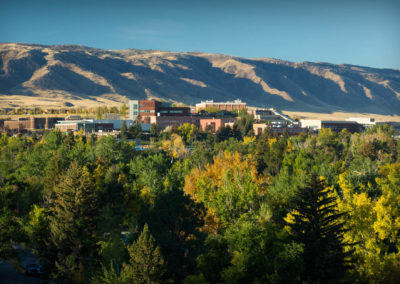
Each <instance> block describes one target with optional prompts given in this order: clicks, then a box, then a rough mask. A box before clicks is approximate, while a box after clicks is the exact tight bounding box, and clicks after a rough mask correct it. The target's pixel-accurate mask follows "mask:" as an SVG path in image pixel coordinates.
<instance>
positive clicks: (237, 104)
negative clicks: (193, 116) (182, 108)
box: [196, 99, 246, 112]
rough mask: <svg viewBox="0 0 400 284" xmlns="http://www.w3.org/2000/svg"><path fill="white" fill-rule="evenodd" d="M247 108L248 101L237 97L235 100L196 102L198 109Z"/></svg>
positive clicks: (232, 109)
mask: <svg viewBox="0 0 400 284" xmlns="http://www.w3.org/2000/svg"><path fill="white" fill-rule="evenodd" d="M245 108H246V103H245V102H242V101H241V100H239V99H237V100H234V101H233V102H214V101H213V100H209V101H201V103H199V104H196V111H197V112H199V111H200V110H206V109H216V110H221V111H239V110H242V109H245Z"/></svg>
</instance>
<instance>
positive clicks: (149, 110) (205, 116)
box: [0, 100, 400, 135]
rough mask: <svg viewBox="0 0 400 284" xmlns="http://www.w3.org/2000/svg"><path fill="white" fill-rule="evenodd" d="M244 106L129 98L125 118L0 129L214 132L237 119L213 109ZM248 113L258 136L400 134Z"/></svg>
mask: <svg viewBox="0 0 400 284" xmlns="http://www.w3.org/2000/svg"><path fill="white" fill-rule="evenodd" d="M245 108H246V103H245V102H242V101H241V100H235V101H233V102H214V101H213V100H209V101H202V102H201V103H199V104H196V109H193V111H194V113H193V114H192V112H191V109H190V108H189V107H173V106H172V105H171V104H170V103H165V102H160V101H156V100H131V101H129V110H128V111H127V112H126V117H125V118H127V119H126V120H122V119H120V116H119V115H118V114H106V119H82V117H81V116H79V115H69V116H67V117H65V119H64V118H61V117H33V116H31V117H25V118H18V119H13V120H4V119H2V120H0V128H1V129H3V130H5V131H13V132H23V131H31V130H41V129H43V130H45V129H53V128H56V129H58V130H60V131H62V132H67V131H72V132H77V131H80V130H82V131H84V132H85V133H97V134H98V135H103V134H106V133H110V132H118V131H119V130H120V128H121V125H122V123H124V122H125V124H126V126H127V127H130V126H132V125H134V124H135V123H139V124H140V126H141V128H142V131H144V132H149V131H150V126H151V124H153V123H154V124H157V126H158V128H159V129H160V130H164V129H166V128H167V127H169V126H173V127H178V126H180V125H183V124H185V123H190V124H194V125H195V126H196V127H198V128H200V129H201V130H203V131H206V130H207V131H211V133H216V132H217V131H218V130H219V129H220V128H221V127H223V126H228V125H229V126H233V125H234V123H235V122H236V121H237V120H238V119H240V118H238V117H235V116H233V115H231V114H229V113H222V114H221V113H220V114H219V116H220V117H213V116H212V114H211V113H213V112H214V111H221V112H224V111H236V110H242V109H245ZM207 109H208V110H212V112H211V113H207V112H205V113H198V111H200V110H207ZM247 112H248V113H249V114H251V115H253V116H254V119H255V123H254V124H253V131H254V134H255V135H260V134H261V133H263V132H264V131H266V130H268V131H270V132H272V133H276V134H283V133H288V134H289V135H297V134H300V133H303V132H307V131H310V130H311V131H315V132H318V131H319V130H320V129H321V128H330V129H332V130H333V131H336V132H338V131H342V130H343V129H347V130H348V131H349V132H352V133H354V132H360V131H362V130H363V129H367V128H369V127H372V126H373V125H376V124H387V125H389V126H391V127H392V128H393V130H394V131H395V133H396V134H397V135H399V134H400V122H375V120H374V119H373V118H363V117H351V118H348V119H346V120H345V121H332V120H317V119H313V120H308V119H305V120H301V122H300V123H299V122H297V121H296V120H294V119H292V118H291V117H289V116H287V115H285V114H283V113H282V112H281V111H279V110H277V109H274V108H268V109H265V108H264V109H261V108H259V109H253V108H252V109H248V110H247Z"/></svg>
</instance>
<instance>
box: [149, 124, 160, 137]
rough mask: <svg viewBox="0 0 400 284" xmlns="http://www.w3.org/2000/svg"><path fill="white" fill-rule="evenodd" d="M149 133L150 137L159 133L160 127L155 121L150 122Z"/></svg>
mask: <svg viewBox="0 0 400 284" xmlns="http://www.w3.org/2000/svg"><path fill="white" fill-rule="evenodd" d="M150 134H151V136H152V137H158V135H159V134H160V129H159V127H158V125H157V124H156V123H152V124H151V125H150Z"/></svg>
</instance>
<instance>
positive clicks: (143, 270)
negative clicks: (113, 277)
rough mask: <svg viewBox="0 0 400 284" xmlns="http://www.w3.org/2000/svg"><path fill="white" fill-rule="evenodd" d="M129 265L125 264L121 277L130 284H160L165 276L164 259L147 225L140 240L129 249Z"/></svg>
mask: <svg viewBox="0 0 400 284" xmlns="http://www.w3.org/2000/svg"><path fill="white" fill-rule="evenodd" d="M128 252H129V255H130V261H129V264H124V266H123V268H122V274H121V277H122V278H123V279H124V280H125V281H126V282H128V283H147V284H149V283H160V282H162V279H163V276H164V274H165V264H164V259H163V257H162V255H161V250H160V248H159V247H157V246H156V244H155V240H154V238H153V236H152V235H151V234H150V231H149V228H148V226H147V224H145V226H144V228H143V231H142V233H141V234H140V236H139V239H138V240H137V241H136V242H134V243H133V244H132V245H131V246H129V247H128Z"/></svg>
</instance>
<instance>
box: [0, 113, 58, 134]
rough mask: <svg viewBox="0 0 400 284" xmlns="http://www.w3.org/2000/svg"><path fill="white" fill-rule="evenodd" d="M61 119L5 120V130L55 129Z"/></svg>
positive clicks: (23, 118)
mask: <svg viewBox="0 0 400 284" xmlns="http://www.w3.org/2000/svg"><path fill="white" fill-rule="evenodd" d="M61 120H64V119H63V118H61V117H33V116H31V117H22V118H18V119H15V120H5V121H4V130H11V131H24V130H35V129H53V128H54V126H55V124H56V123H57V122H58V121H61Z"/></svg>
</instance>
